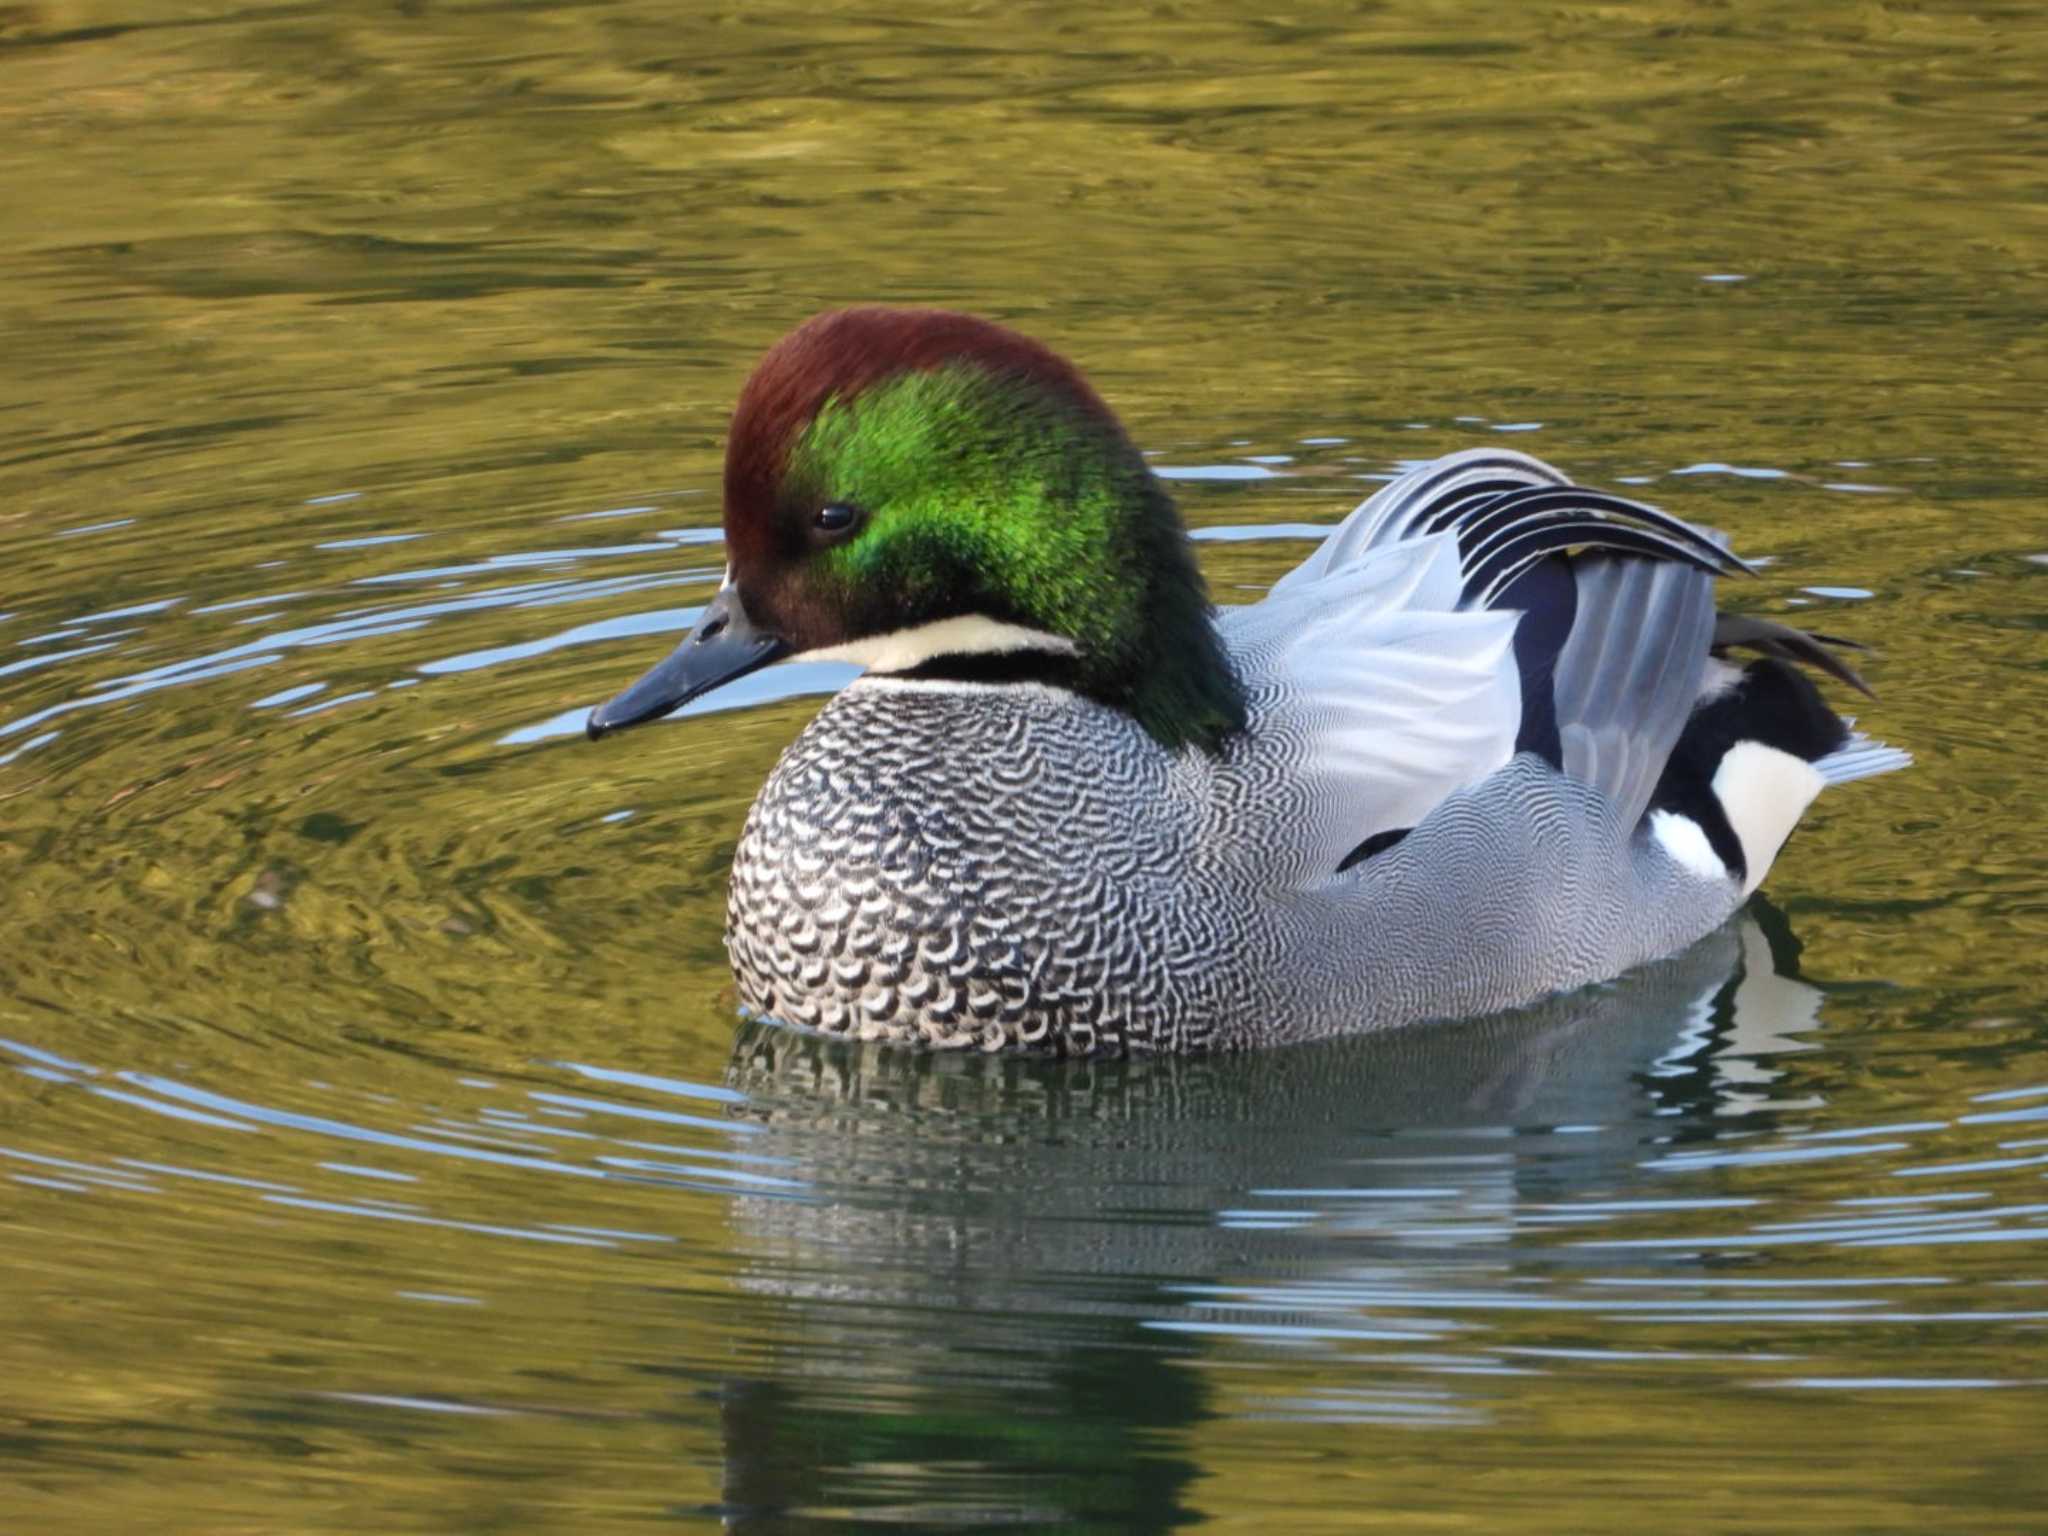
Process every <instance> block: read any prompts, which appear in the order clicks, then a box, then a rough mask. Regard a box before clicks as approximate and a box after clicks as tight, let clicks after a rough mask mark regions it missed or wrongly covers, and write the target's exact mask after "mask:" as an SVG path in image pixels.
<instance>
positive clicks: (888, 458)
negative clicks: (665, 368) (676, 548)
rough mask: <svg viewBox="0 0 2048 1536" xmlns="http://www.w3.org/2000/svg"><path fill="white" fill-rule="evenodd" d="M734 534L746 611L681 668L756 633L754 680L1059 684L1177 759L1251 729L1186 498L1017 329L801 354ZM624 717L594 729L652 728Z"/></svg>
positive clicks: (743, 481) (766, 420) (749, 450)
mask: <svg viewBox="0 0 2048 1536" xmlns="http://www.w3.org/2000/svg"><path fill="white" fill-rule="evenodd" d="M725 534H726V547H727V553H728V557H729V560H730V566H731V568H730V578H729V582H728V585H727V588H726V590H725V592H724V593H722V594H721V597H720V602H719V603H718V604H714V608H716V607H719V606H721V605H723V608H724V609H725V610H728V611H727V612H725V613H724V614H723V615H721V616H719V617H718V618H715V617H714V616H713V614H712V613H711V611H710V610H707V613H706V620H705V623H704V624H702V625H700V627H699V632H698V634H697V635H693V636H692V637H691V640H690V641H686V642H685V644H684V646H683V648H682V649H681V650H679V651H678V653H677V657H678V658H680V657H683V656H685V655H686V653H688V652H690V650H691V648H692V644H693V643H695V644H696V645H698V646H700V647H701V646H702V645H703V644H705V643H706V641H707V640H708V641H709V642H711V643H714V644H716V643H720V637H721V636H724V637H725V641H724V642H723V643H726V644H731V643H732V635H733V633H734V632H741V633H742V634H743V638H744V640H745V643H746V644H748V645H750V646H752V647H754V649H755V650H756V651H758V653H759V656H760V660H757V661H753V662H751V663H750V664H749V666H747V667H741V668H739V669H738V670H749V669H750V668H751V665H758V664H760V662H761V661H765V660H772V659H774V657H776V656H780V655H791V654H805V653H809V654H819V653H824V654H831V655H840V656H845V657H848V658H850V659H853V660H858V661H862V662H865V663H866V664H867V665H868V666H869V667H870V668H873V669H877V670H886V671H894V672H908V673H911V674H913V675H923V676H948V675H952V676H962V677H1000V678H1004V679H1037V680H1041V681H1045V682H1049V683H1053V684H1055V685H1058V686H1062V687H1067V688H1071V689H1073V690H1075V691H1077V692H1081V693H1085V694H1087V695H1088V696H1090V697H1092V698H1095V699H1097V700H1099V701H1100V702H1102V703H1105V704H1108V705H1111V706H1113V707H1115V708H1119V709H1123V710H1125V711H1127V712H1129V713H1130V714H1131V715H1132V716H1133V717H1135V718H1136V719H1137V720H1138V722H1139V723H1140V724H1142V725H1143V726H1144V728H1145V729H1146V730H1147V731H1149V732H1150V733H1151V734H1152V735H1153V736H1154V737H1155V738H1157V739H1158V740H1159V741H1160V742H1162V743H1163V744H1165V745H1167V746H1169V747H1176V748H1177V747H1181V746H1184V745H1190V744H1192V745H1195V746H1199V747H1203V748H1208V749H1213V748H1214V747H1215V746H1216V745H1217V744H1218V743H1219V742H1220V741H1221V740H1222V738H1223V737H1224V736H1225V735H1226V734H1227V733H1228V732H1230V731H1231V730H1233V729H1235V728H1236V727H1238V726H1240V725H1242V724H1243V722H1244V701H1243V697H1242V694H1241V692H1240V690H1239V687H1238V684H1237V681H1236V679H1235V677H1234V675H1233V674H1232V672H1231V669H1230V665H1229V661H1228V659H1227V657H1226V656H1225V654H1224V652H1223V649H1222V646H1221V644H1220V642H1219V640H1218V638H1217V636H1216V632H1215V628H1214V625H1213V622H1212V614H1211V610H1210V608H1209V603H1208V598H1207V595H1206V592H1205V591H1204V588H1203V585H1202V579H1201V575H1200V573H1199V571H1198V570H1197V569H1196V566H1195V561H1194V555H1193V551H1192V549H1191V547H1190V546H1189V543H1188V540H1187V535H1186V532H1185V531H1184V529H1183V528H1182V526H1181V522H1180V517H1179V514H1178V513H1177V512H1176V511H1175V510H1174V506H1173V503H1172V500H1171V499H1170V498H1169V497H1168V496H1167V494H1166V492H1165V489H1164V488H1163V487H1162V486H1161V485H1160V483H1159V481H1158V480H1157V479H1156V478H1155V477H1154V476H1153V474H1152V473H1151V471H1150V470H1149V469H1148V468H1147V467H1146V465H1145V462H1144V460H1143V459H1142V457H1140V455H1139V453H1138V451H1137V449H1136V448H1135V447H1133V446H1132V444H1131V441H1130V439H1129V438H1128V437H1127V436H1126V435H1125V433H1124V430H1123V428H1122V427H1121V426H1120V425H1119V424H1118V422H1117V420H1116V418H1115V417H1114V416H1113V415H1112V414H1111V413H1110V410H1109V408H1108V407H1107V406H1106V405H1104V404H1103V403H1102V400H1101V399H1100V397H1099V396H1097V395H1096V393H1095V391H1094V390H1093V389H1091V388H1090V387H1089V386H1088V384H1087V382H1086V381H1085V380H1084V379H1083V378H1082V377H1081V375H1080V374H1079V373H1078V372H1077V371H1076V370H1075V369H1074V368H1073V367H1072V366H1071V365H1070V364H1068V363H1066V362H1065V361H1064V360H1062V359H1061V358H1059V357H1058V356H1056V355H1055V354H1054V353H1052V352H1051V351H1049V350H1047V349H1046V348H1044V347H1042V346H1040V345H1039V344H1038V343H1036V342H1034V341H1031V340H1029V339H1027V338H1026V337H1023V336H1020V335H1018V334H1017V333H1016V332H1014V331H1009V330H1006V329H1004V328H1002V327H1001V326H997V325H992V324H990V323H988V322H987V321H983V320H977V319H974V318H972V317H970V316H966V315H957V314H949V313H945V312H941V311H932V310H893V309H879V308H875V309H848V310H838V311H835V312H833V313H830V314H825V315H820V316H818V317H817V318H816V319H813V320H811V321H808V322H807V323H805V324H804V325H802V326H800V327H798V328H797V329H796V330H795V331H793V332H791V333H790V335H788V336H786V337H785V338H783V340H782V341H780V342H778V343H777V344H776V346H775V347H774V348H773V349H772V350H770V352H769V353H768V355H767V356H766V357H765V358H763V359H762V361H761V363H760V365H759V366H758V367H757V368H756V369H755V371H754V374H753V376H752V377H751V378H750V379H749V380H748V381H747V384H746V387H745V388H744V389H743V390H742V391H741V394H740V399H739V405H738V407H737V408H736V410H735V411H734V414H733V421H732V432H731V437H730V440H729V443H728V446H727V450H726V470H725ZM720 618H722V622H720ZM713 625H716V627H715V628H711V634H710V635H709V636H706V635H705V634H704V631H705V629H706V628H707V627H711V626H713ZM671 660H672V661H674V660H676V658H671ZM664 665H667V664H666V663H665V664H664ZM695 674H696V675H695V678H694V681H693V687H694V691H702V689H703V688H704V687H706V686H713V685H715V683H716V682H719V681H723V680H725V678H726V677H729V676H736V675H738V673H737V671H733V672H728V673H725V674H723V675H721V676H717V677H710V678H709V680H708V681H706V680H705V675H706V669H705V668H703V667H699V668H697V669H695ZM650 680H651V675H650ZM676 681H678V679H673V678H672V679H671V683H674V682H676ZM638 686H639V685H636V688H637V687H638ZM629 692H630V691H629ZM628 697H629V696H621V699H620V700H616V701H614V705H625V704H626V703H627V701H628ZM650 702H652V696H649V697H645V698H642V699H640V700H639V701H637V704H638V706H644V705H646V704H648V703H650ZM676 702H680V699H677V700H676ZM614 705H607V706H605V710H603V711H600V716H604V715H605V714H606V712H607V711H612V712H613V716H614V717H611V718H598V717H593V724H592V729H593V732H598V731H601V730H602V729H608V728H610V727H611V726H612V725H615V724H630V723H632V718H647V715H646V714H640V715H637V716H634V715H632V710H631V709H630V708H626V709H619V710H616V711H615V710H614ZM636 707H637V706H636ZM667 707H669V708H673V707H674V704H673V703H670V704H668V705H667ZM629 716H631V717H632V718H629Z"/></svg>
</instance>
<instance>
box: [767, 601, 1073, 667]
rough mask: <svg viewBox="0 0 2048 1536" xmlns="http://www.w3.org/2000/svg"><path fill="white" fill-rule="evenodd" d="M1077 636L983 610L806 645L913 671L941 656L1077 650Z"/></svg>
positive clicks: (836, 656) (814, 655)
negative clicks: (1002, 618)
mask: <svg viewBox="0 0 2048 1536" xmlns="http://www.w3.org/2000/svg"><path fill="white" fill-rule="evenodd" d="M1077 649H1078V648H1077V647H1076V646H1075V644H1074V642H1073V641H1071V640H1067V639H1064V638H1062V637H1061V636H1059V635H1052V634H1047V633H1046V632H1045V631H1044V630H1042V629H1026V628H1025V627H1024V626H1023V625H1021V624H1005V623H1002V622H1001V621H1000V620H997V619H991V618H988V617H987V616H986V615H983V614H979V613H963V614H961V615H959V616H958V617H957V618H951V619H939V620H936V621H935V622H933V623H930V624H918V625H915V626H913V627H912V628H910V629H892V630H890V631H889V633H887V634H885V635H869V636H867V637H866V638H864V639H860V640H849V641H847V642H846V643H845V644H843V645H828V646H824V647H822V648H820V649H818V650H815V651H805V652H804V653H803V656H804V659H805V660H807V661H851V662H854V663H856V664H857V665H859V666H863V667H866V668H867V669H868V670H869V671H870V672H908V671H909V670H910V669H911V668H913V667H921V666H923V665H924V664H925V663H926V662H928V661H930V660H932V659H933V658H934V657H938V656H1001V655H1006V654H1008V653H1009V652H1012V651H1043V652H1045V653H1046V654H1047V655H1051V656H1072V655H1075V654H1077Z"/></svg>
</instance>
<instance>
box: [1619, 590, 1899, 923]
mask: <svg viewBox="0 0 2048 1536" xmlns="http://www.w3.org/2000/svg"><path fill="white" fill-rule="evenodd" d="M1714 639H1715V644H1714V648H1713V657H1714V660H1713V662H1712V664H1711V668H1710V671H1709V673H1708V679H1707V688H1706V691H1705V692H1704V693H1703V694H1702V696H1701V698H1700V701H1699V703H1698V705H1697V707H1696V708H1695V709H1694V711H1693V713H1692V715H1691V717H1690V718H1689V719H1688V720H1687V721H1686V725H1685V729H1684V730H1683V731H1682V732H1681V733H1680V734H1679V738H1678V742H1677V744H1676V746H1674V747H1673V749H1672V753H1671V757H1670V759H1669V760H1668V761H1667V763H1666V764H1665V768H1664V773H1663V775H1662V777H1661V778H1660V779H1659V781H1658V785H1657V790H1656V793H1655V794H1654V795H1653V796H1652V797H1651V800H1650V809H1649V816H1650V818H1651V825H1652V827H1653V828H1654V829H1656V830H1657V831H1658V832H1659V834H1660V835H1661V836H1663V837H1664V838H1665V840H1666V842H1667V843H1669V844H1671V845H1672V846H1673V847H1674V849H1676V848H1679V847H1681V846H1682V847H1684V848H1686V849H1689V850H1693V853H1692V856H1693V857H1694V858H1696V859H1705V858H1707V857H1709V856H1711V857H1712V858H1713V859H1716V860H1718V861H1719V863H1720V864H1722V865H1723V866H1725V867H1726V869H1727V871H1728V872H1729V874H1731V875H1733V876H1734V877H1735V878H1736V879H1737V880H1738V881H1740V882H1741V885H1742V890H1743V894H1744V895H1747V894H1749V893H1750V892H1751V891H1754V890H1755V889H1756V888H1757V886H1758V885H1759V884H1761V883H1762V881H1763V878H1764V876H1765V875H1766V874H1767V873H1768V872H1769V870H1770V867H1771V863H1772V861H1773V860H1774V859H1776V858H1777V856H1778V851H1779V850H1780V849H1781V848H1783V847H1784V845H1785V840H1786V839H1787V838H1788V837H1790V836H1791V835H1792V829H1793V828H1794V827H1796V826H1797V825H1798V824H1799V818H1800V817H1801V816H1803V815H1804V814H1805V813H1806V808H1807V807H1808V806H1809V805H1811V804H1812V803H1813V800H1814V797H1815V796H1816V795H1818V794H1819V793H1820V792H1821V790H1823V789H1824V788H1826V787H1828V786H1829V785H1832V784H1848V783H1852V782H1854V781H1855V780H1857V779H1868V778H1873V777H1875V776H1876V775H1878V774H1881V773H1890V772H1892V771H1893V770H1895V769H1899V768H1904V767H1906V766H1907V765H1908V764H1910V763H1911V762H1912V761H1913V759H1912V757H1911V755H1910V754H1908V753H1906V752H1902V751H1901V750H1899V749H1898V748H1897V747H1891V746H1886V745H1885V744H1884V743H1883V742H1880V741H1873V740H1872V739H1871V738H1870V737H1868V736H1864V735H1860V734H1858V733H1857V732H1856V731H1855V730H1854V729H1853V727H1854V725H1855V721H1854V719H1853V718H1846V717H1844V716H1841V715H1838V714H1836V713H1835V712H1834V710H1833V709H1832V708H1830V707H1829V706H1828V703H1827V701H1826V700H1825V699H1824V698H1822V697H1821V693H1820V690H1819V689H1818V688H1817V687H1815V686H1814V683H1813V680H1812V679H1811V678H1810V677H1808V676H1807V675H1806V674H1805V673H1804V672H1802V671H1801V670H1800V669H1799V668H1800V665H1802V664H1803V665H1805V666H1810V667H1813V668H1815V669H1817V670H1820V671H1824V672H1826V673H1827V674H1828V675H1829V676H1831V677H1835V678H1839V679H1840V680H1842V681H1843V682H1846V683H1848V684H1849V685H1850V686H1851V687H1853V688H1856V689H1858V690H1859V691H1861V692H1863V693H1866V694H1868V693H1869V692H1870V689H1869V687H1868V686H1867V685H1866V684H1865V683H1864V681H1863V679H1862V678H1861V677H1859V676H1857V675H1856V673H1855V672H1854V670H1852V669H1851V668H1850V667H1849V666H1848V664H1847V663H1846V662H1844V661H1842V660H1841V659H1840V657H1839V656H1837V655H1836V654H1835V651H1837V650H1839V649H1842V648H1844V647H1845V646H1847V642H1843V641H1839V640H1836V639H1834V638H1833V637H1832V636H1823V635H1809V634H1806V633H1804V632H1803V631H1799V630H1793V629H1788V628H1786V627H1785V626H1784V625H1781V624H1774V623H1771V622H1769V621H1767V620H1760V619H1751V618H1728V617H1723V618H1722V620H1721V621H1720V622H1719V623H1718V624H1717V626H1716V629H1715V636H1714ZM1737 648H1740V649H1744V650H1749V651H1754V652H1758V653H1760V659H1759V660H1756V661H1752V662H1750V663H1749V664H1748V665H1747V666H1744V667H1740V668H1738V667H1736V666H1735V665H1734V664H1733V663H1731V662H1729V661H1728V660H1727V659H1726V658H1727V655H1728V653H1729V652H1730V651H1731V650H1734V649H1737ZM1847 648H1851V649H1861V647H1854V646H1847ZM1667 817H1672V818H1683V820H1684V821H1689V822H1691V823H1692V824H1693V826H1694V827H1696V828H1697V829H1698V833H1699V834H1702V835H1703V837H1704V843H1705V847H1704V848H1702V847H1700V841H1701V839H1700V838H1699V837H1696V836H1695V835H1694V833H1693V831H1692V830H1691V829H1690V828H1687V827H1685V826H1683V825H1680V824H1674V823H1673V822H1672V821H1669V820H1665V819H1664V818H1667Z"/></svg>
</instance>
